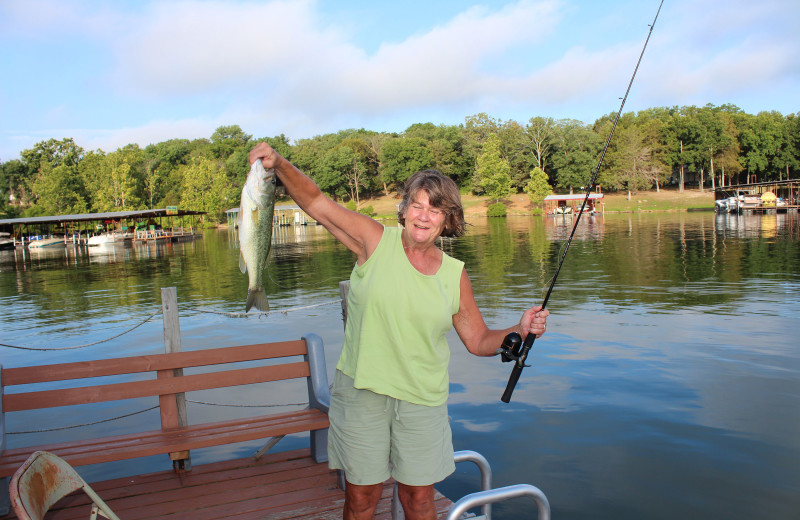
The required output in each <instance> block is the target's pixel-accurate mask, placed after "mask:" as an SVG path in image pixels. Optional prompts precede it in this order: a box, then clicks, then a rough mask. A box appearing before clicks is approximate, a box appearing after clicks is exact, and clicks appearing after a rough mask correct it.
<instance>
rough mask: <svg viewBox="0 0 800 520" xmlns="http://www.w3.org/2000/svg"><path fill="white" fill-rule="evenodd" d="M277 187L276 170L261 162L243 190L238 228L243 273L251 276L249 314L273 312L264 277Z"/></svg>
mask: <svg viewBox="0 0 800 520" xmlns="http://www.w3.org/2000/svg"><path fill="white" fill-rule="evenodd" d="M275 184H276V179H275V170H273V169H269V170H267V169H265V168H264V165H263V164H262V163H261V160H260V159H259V160H257V161H256V162H254V163H253V165H252V166H251V167H250V173H248V174H247V180H245V182H244V186H243V187H242V200H241V203H240V205H239V215H238V216H237V217H236V224H237V226H238V227H239V270H240V271H241V272H242V274H247V276H248V284H247V302H246V304H245V312H250V309H251V308H252V307H255V308H256V309H258V310H260V311H262V312H268V311H269V300H268V299H267V294H266V292H265V291H264V282H263V278H262V277H263V273H264V268H265V267H266V266H267V262H268V259H269V250H270V246H271V244H272V214H273V212H274V209H275Z"/></svg>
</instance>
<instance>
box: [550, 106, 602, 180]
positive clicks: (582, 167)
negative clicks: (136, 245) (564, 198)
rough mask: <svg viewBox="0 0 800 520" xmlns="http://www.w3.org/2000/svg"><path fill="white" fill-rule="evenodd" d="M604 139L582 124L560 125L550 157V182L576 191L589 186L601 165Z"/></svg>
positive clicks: (570, 120) (568, 120)
mask: <svg viewBox="0 0 800 520" xmlns="http://www.w3.org/2000/svg"><path fill="white" fill-rule="evenodd" d="M601 139H602V138H601V137H600V135H599V134H597V133H596V132H594V131H593V130H592V129H591V128H589V127H587V126H586V125H584V124H583V123H581V122H580V121H576V120H574V119H562V120H560V121H558V123H557V125H556V132H555V136H554V138H553V145H552V153H551V155H550V163H551V165H552V167H551V175H550V178H552V179H554V181H555V184H556V186H558V187H559V188H561V189H564V190H570V191H572V190H573V189H574V188H578V187H581V186H586V185H587V183H588V182H589V180H590V179H591V176H592V171H593V169H594V167H595V165H596V164H597V160H598V159H597V156H598V154H599V153H600V148H601V146H602V142H601Z"/></svg>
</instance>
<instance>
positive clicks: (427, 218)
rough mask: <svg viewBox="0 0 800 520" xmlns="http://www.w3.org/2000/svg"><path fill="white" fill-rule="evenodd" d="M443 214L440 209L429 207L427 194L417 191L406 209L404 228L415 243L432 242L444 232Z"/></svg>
mask: <svg viewBox="0 0 800 520" xmlns="http://www.w3.org/2000/svg"><path fill="white" fill-rule="evenodd" d="M445 217H446V215H445V212H444V210H443V209H441V208H435V207H433V206H431V203H430V198H429V197H428V192H427V191H425V190H419V191H418V192H417V193H416V194H415V195H414V196H413V197H412V198H411V202H410V203H409V204H408V208H407V209H406V213H405V218H406V224H405V228H406V230H407V231H408V234H409V236H410V238H411V239H413V240H414V241H415V242H419V243H426V242H431V243H432V242H433V241H434V240H436V239H437V238H438V237H439V235H441V234H442V231H443V230H444V223H445Z"/></svg>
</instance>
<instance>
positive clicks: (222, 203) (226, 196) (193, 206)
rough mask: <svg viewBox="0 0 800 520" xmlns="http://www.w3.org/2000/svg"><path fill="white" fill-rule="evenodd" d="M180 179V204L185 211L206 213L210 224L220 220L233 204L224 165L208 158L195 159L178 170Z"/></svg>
mask: <svg viewBox="0 0 800 520" xmlns="http://www.w3.org/2000/svg"><path fill="white" fill-rule="evenodd" d="M179 170H180V172H181V175H182V177H183V183H182V187H183V189H182V193H181V199H180V205H181V206H182V207H183V208H184V209H188V210H194V211H205V212H206V213H207V214H208V217H209V218H210V219H211V220H212V221H215V222H216V221H219V220H220V218H221V215H222V213H223V211H224V210H225V209H227V208H228V206H230V205H232V204H233V203H234V199H235V198H236V191H235V190H232V189H231V186H230V184H229V183H228V178H227V175H226V172H225V171H224V163H221V162H220V161H215V160H212V159H210V158H208V157H195V158H193V159H192V160H191V161H190V162H189V164H187V165H185V166H182V167H180V168H179Z"/></svg>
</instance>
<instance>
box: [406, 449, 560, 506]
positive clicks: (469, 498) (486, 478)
mask: <svg viewBox="0 0 800 520" xmlns="http://www.w3.org/2000/svg"><path fill="white" fill-rule="evenodd" d="M453 455H454V457H453V459H454V461H455V462H456V463H459V462H474V463H475V464H476V465H477V466H478V469H480V472H481V490H480V491H478V492H476V493H470V494H469V495H466V496H465V497H463V498H461V499H460V500H459V501H457V502H456V503H454V504H453V505H452V507H450V511H449V512H448V513H447V517H446V520H459V519H460V518H461V517H462V516H463V515H465V514H466V513H467V511H468V510H470V509H472V508H474V507H478V506H481V513H482V515H483V518H484V519H485V520H491V519H492V503H494V502H500V501H503V500H508V499H511V498H517V497H522V496H530V497H531V498H533V500H534V501H535V502H536V506H537V508H538V512H539V517H538V519H539V520H550V503H549V502H548V501H547V497H546V496H545V494H544V493H543V492H542V491H541V490H540V489H539V488H537V487H536V486H531V485H530V484H515V485H513V486H506V487H502V488H497V489H492V468H491V466H490V465H489V461H488V460H486V457H484V456H483V455H481V454H480V453H478V452H475V451H471V450H464V451H457V452H455V453H454V454H453ZM403 518H405V515H404V514H403V506H402V505H401V504H400V499H399V497H398V490H397V483H396V482H395V484H394V490H393V494H392V520H403Z"/></svg>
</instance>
